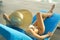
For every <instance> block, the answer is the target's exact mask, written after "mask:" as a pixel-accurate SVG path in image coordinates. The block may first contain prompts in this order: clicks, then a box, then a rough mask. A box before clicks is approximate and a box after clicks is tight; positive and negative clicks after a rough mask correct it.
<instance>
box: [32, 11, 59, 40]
mask: <svg viewBox="0 0 60 40" xmlns="http://www.w3.org/2000/svg"><path fill="white" fill-rule="evenodd" d="M40 12H47V10H41V11H40ZM35 21H36V15H35V16H34V17H33V21H32V24H33V23H34V22H35ZM59 22H60V14H58V13H53V15H52V16H51V17H50V18H46V19H45V21H44V25H45V33H44V34H46V33H48V32H52V33H54V32H55V30H56V28H57V24H58V23H59ZM44 40H50V38H45V39H44Z"/></svg>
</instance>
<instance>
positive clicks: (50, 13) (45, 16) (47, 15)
mask: <svg viewBox="0 0 60 40" xmlns="http://www.w3.org/2000/svg"><path fill="white" fill-rule="evenodd" d="M54 8H55V4H53V5H52V8H51V9H50V10H49V11H48V12H47V13H44V14H42V17H43V19H45V18H47V17H51V16H52V15H53V9H54Z"/></svg>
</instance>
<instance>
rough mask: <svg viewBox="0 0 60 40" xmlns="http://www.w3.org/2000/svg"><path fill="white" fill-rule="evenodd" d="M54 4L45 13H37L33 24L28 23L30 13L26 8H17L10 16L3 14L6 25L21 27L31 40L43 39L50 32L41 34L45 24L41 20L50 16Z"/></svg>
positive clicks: (30, 18) (30, 17)
mask: <svg viewBox="0 0 60 40" xmlns="http://www.w3.org/2000/svg"><path fill="white" fill-rule="evenodd" d="M54 6H55V5H53V6H52V8H51V10H50V11H49V12H47V13H46V14H41V13H39V12H38V13H37V20H36V22H35V23H34V24H33V25H34V26H33V25H30V24H31V22H32V14H31V12H30V11H28V10H26V9H22V10H17V11H15V12H13V13H12V14H11V15H10V16H8V15H6V14H4V15H3V17H4V19H5V20H6V22H7V26H8V25H9V26H14V27H17V28H19V29H22V30H23V31H24V32H25V34H26V35H28V36H30V37H31V38H32V39H33V40H35V39H44V38H46V37H49V36H52V33H50V32H49V33H47V34H45V35H41V34H43V33H44V31H45V26H44V22H43V20H45V18H47V17H51V16H52V15H53V14H52V13H53V9H54ZM29 25H30V26H29Z"/></svg>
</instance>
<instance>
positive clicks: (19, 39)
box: [0, 10, 60, 40]
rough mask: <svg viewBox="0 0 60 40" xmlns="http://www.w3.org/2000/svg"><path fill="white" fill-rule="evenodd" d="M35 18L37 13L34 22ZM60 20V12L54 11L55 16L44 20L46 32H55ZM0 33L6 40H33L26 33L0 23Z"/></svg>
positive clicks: (48, 39)
mask: <svg viewBox="0 0 60 40" xmlns="http://www.w3.org/2000/svg"><path fill="white" fill-rule="evenodd" d="M41 12H47V11H46V10H42V11H41ZM35 20H36V15H35V16H34V17H33V20H32V24H33V23H34V22H35ZM59 21H60V14H57V13H54V14H53V16H51V17H50V18H47V19H46V20H45V21H44V24H45V29H46V30H45V33H44V34H46V33H48V32H52V33H54V31H55V30H56V28H57V24H58V23H59ZM0 34H1V35H2V36H4V37H5V38H6V40H33V39H31V38H30V37H29V36H27V35H26V34H24V33H22V32H20V31H17V30H15V29H13V28H10V27H7V26H5V25H3V24H0ZM44 40H50V38H45V39H44Z"/></svg>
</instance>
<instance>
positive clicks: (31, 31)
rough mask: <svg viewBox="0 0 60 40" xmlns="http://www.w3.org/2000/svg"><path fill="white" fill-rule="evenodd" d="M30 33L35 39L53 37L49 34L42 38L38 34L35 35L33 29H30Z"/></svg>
mask: <svg viewBox="0 0 60 40" xmlns="http://www.w3.org/2000/svg"><path fill="white" fill-rule="evenodd" d="M29 31H30V33H31V34H32V35H33V36H34V37H36V38H37V39H44V38H46V37H49V36H51V35H52V34H51V33H48V34H46V35H42V36H40V35H38V34H37V33H35V32H34V31H33V30H32V29H29Z"/></svg>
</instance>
